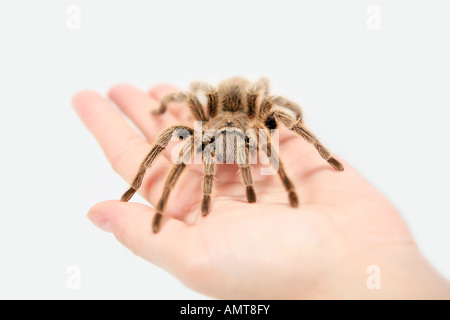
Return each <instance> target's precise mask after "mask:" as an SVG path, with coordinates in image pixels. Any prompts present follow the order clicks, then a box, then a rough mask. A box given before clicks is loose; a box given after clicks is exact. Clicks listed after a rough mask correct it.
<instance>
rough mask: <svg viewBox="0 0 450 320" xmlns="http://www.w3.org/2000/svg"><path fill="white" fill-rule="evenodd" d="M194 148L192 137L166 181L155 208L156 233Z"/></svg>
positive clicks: (153, 228)
mask: <svg viewBox="0 0 450 320" xmlns="http://www.w3.org/2000/svg"><path fill="white" fill-rule="evenodd" d="M193 148H194V137H193V136H191V139H189V140H188V141H186V142H185V143H184V145H183V148H182V150H181V152H180V156H179V157H178V160H177V162H176V163H175V164H174V165H173V166H172V169H171V170H170V172H169V174H168V176H167V178H166V180H165V181H164V189H163V193H162V195H161V198H160V200H159V202H158V204H157V205H156V207H155V209H156V214H155V216H154V217H153V221H152V230H153V232H154V233H157V232H158V231H159V230H160V229H161V223H162V218H163V213H164V211H165V209H166V205H167V200H168V199H169V195H170V192H171V191H172V190H173V188H174V187H175V184H176V182H177V181H178V178H179V177H180V175H181V173H182V172H183V171H184V169H185V168H186V163H188V162H189V160H190V157H191V154H192V151H193Z"/></svg>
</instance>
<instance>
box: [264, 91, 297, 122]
mask: <svg viewBox="0 0 450 320" xmlns="http://www.w3.org/2000/svg"><path fill="white" fill-rule="evenodd" d="M270 100H271V101H272V103H273V105H274V106H277V107H282V108H286V109H288V110H290V111H292V112H293V113H294V114H295V118H296V119H297V120H299V119H302V109H301V108H300V106H299V105H298V104H296V103H295V102H292V101H290V100H288V99H286V98H283V97H280V96H273V97H271V98H270Z"/></svg>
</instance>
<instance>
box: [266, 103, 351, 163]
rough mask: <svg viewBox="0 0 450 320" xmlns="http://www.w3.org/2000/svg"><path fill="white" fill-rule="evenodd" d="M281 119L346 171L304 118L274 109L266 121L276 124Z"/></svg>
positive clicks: (329, 160) (330, 160)
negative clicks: (304, 123)
mask: <svg viewBox="0 0 450 320" xmlns="http://www.w3.org/2000/svg"><path fill="white" fill-rule="evenodd" d="M277 121H280V122H281V123H283V125H284V126H286V128H288V129H289V130H292V131H294V132H295V133H297V134H298V135H299V136H301V137H302V138H303V139H305V140H306V141H308V142H309V143H311V144H313V145H314V147H315V148H316V150H317V151H318V152H319V154H320V156H321V157H322V158H323V159H325V160H326V161H327V162H328V163H329V164H330V165H331V166H332V167H333V168H334V169H336V170H338V171H344V166H343V165H342V163H340V162H339V161H338V160H336V159H335V158H333V157H332V156H331V154H330V152H329V151H328V150H327V148H325V146H324V145H323V144H322V143H321V142H320V141H319V139H317V137H316V136H315V135H314V134H313V133H312V132H311V131H310V130H308V129H307V128H306V127H305V126H304V125H303V123H302V119H299V120H296V119H294V118H293V117H292V116H290V115H289V114H287V113H286V112H284V111H281V110H274V111H272V112H270V113H269V115H268V116H267V118H266V120H265V123H266V124H268V125H272V126H273V125H275V126H276V122H277Z"/></svg>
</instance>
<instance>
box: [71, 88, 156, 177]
mask: <svg viewBox="0 0 450 320" xmlns="http://www.w3.org/2000/svg"><path fill="white" fill-rule="evenodd" d="M72 103H73V106H74V108H75V110H76V112H77V113H78V115H79V116H80V118H81V120H82V121H83V122H84V124H85V125H86V126H87V128H88V129H89V131H90V132H91V133H92V134H93V135H94V137H95V138H96V139H97V141H98V143H99V144H100V146H101V147H102V149H103V152H104V153H105V155H106V158H107V159H108V161H109V162H110V163H111V165H112V167H113V168H114V170H115V171H116V172H118V173H119V174H120V175H121V176H122V177H123V178H124V179H125V180H126V181H128V182H131V180H132V179H133V177H134V175H135V174H136V171H137V168H138V165H139V163H140V161H142V159H143V158H144V157H145V155H146V154H147V153H148V152H149V150H150V145H149V144H148V143H147V141H145V139H144V138H142V137H141V136H140V135H139V134H138V133H137V132H136V131H135V130H134V129H133V128H131V126H130V125H129V124H128V123H127V122H126V121H125V119H124V118H123V117H122V115H121V114H120V113H119V112H118V111H117V110H115V108H114V107H113V106H112V105H111V104H110V103H109V102H108V101H107V100H106V99H105V98H103V97H102V96H100V95H99V94H98V93H96V92H94V91H81V92H79V93H77V94H75V95H74V96H73V98H72Z"/></svg>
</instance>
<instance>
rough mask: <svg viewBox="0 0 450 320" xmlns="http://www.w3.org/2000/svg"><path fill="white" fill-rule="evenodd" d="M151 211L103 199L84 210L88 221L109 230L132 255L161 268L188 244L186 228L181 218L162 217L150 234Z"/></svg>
mask: <svg viewBox="0 0 450 320" xmlns="http://www.w3.org/2000/svg"><path fill="white" fill-rule="evenodd" d="M154 215H155V210H154V209H153V208H151V207H149V206H146V205H143V204H139V203H128V202H122V201H117V200H110V201H104V202H100V203H98V204H96V205H95V206H93V207H92V208H91V209H90V210H89V213H88V215H87V216H88V218H89V220H91V222H92V223H93V224H94V225H96V226H97V227H99V228H100V229H102V230H104V231H107V232H112V233H113V234H114V236H115V237H116V238H117V240H118V241H119V242H120V243H122V244H123V245H124V246H126V247H127V248H128V249H130V250H131V251H132V252H133V253H134V254H136V255H138V256H140V257H142V258H144V259H146V260H148V261H150V262H152V263H154V264H156V265H159V266H161V267H169V266H170V264H174V263H178V262H179V260H180V259H182V258H183V252H186V251H188V250H186V246H187V245H188V244H189V241H187V237H188V234H189V227H187V226H186V224H184V223H183V222H182V221H180V220H177V219H174V218H170V217H164V220H163V222H162V227H161V230H160V231H159V233H156V234H155V233H153V232H152V228H151V222H152V219H153V216H154Z"/></svg>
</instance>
